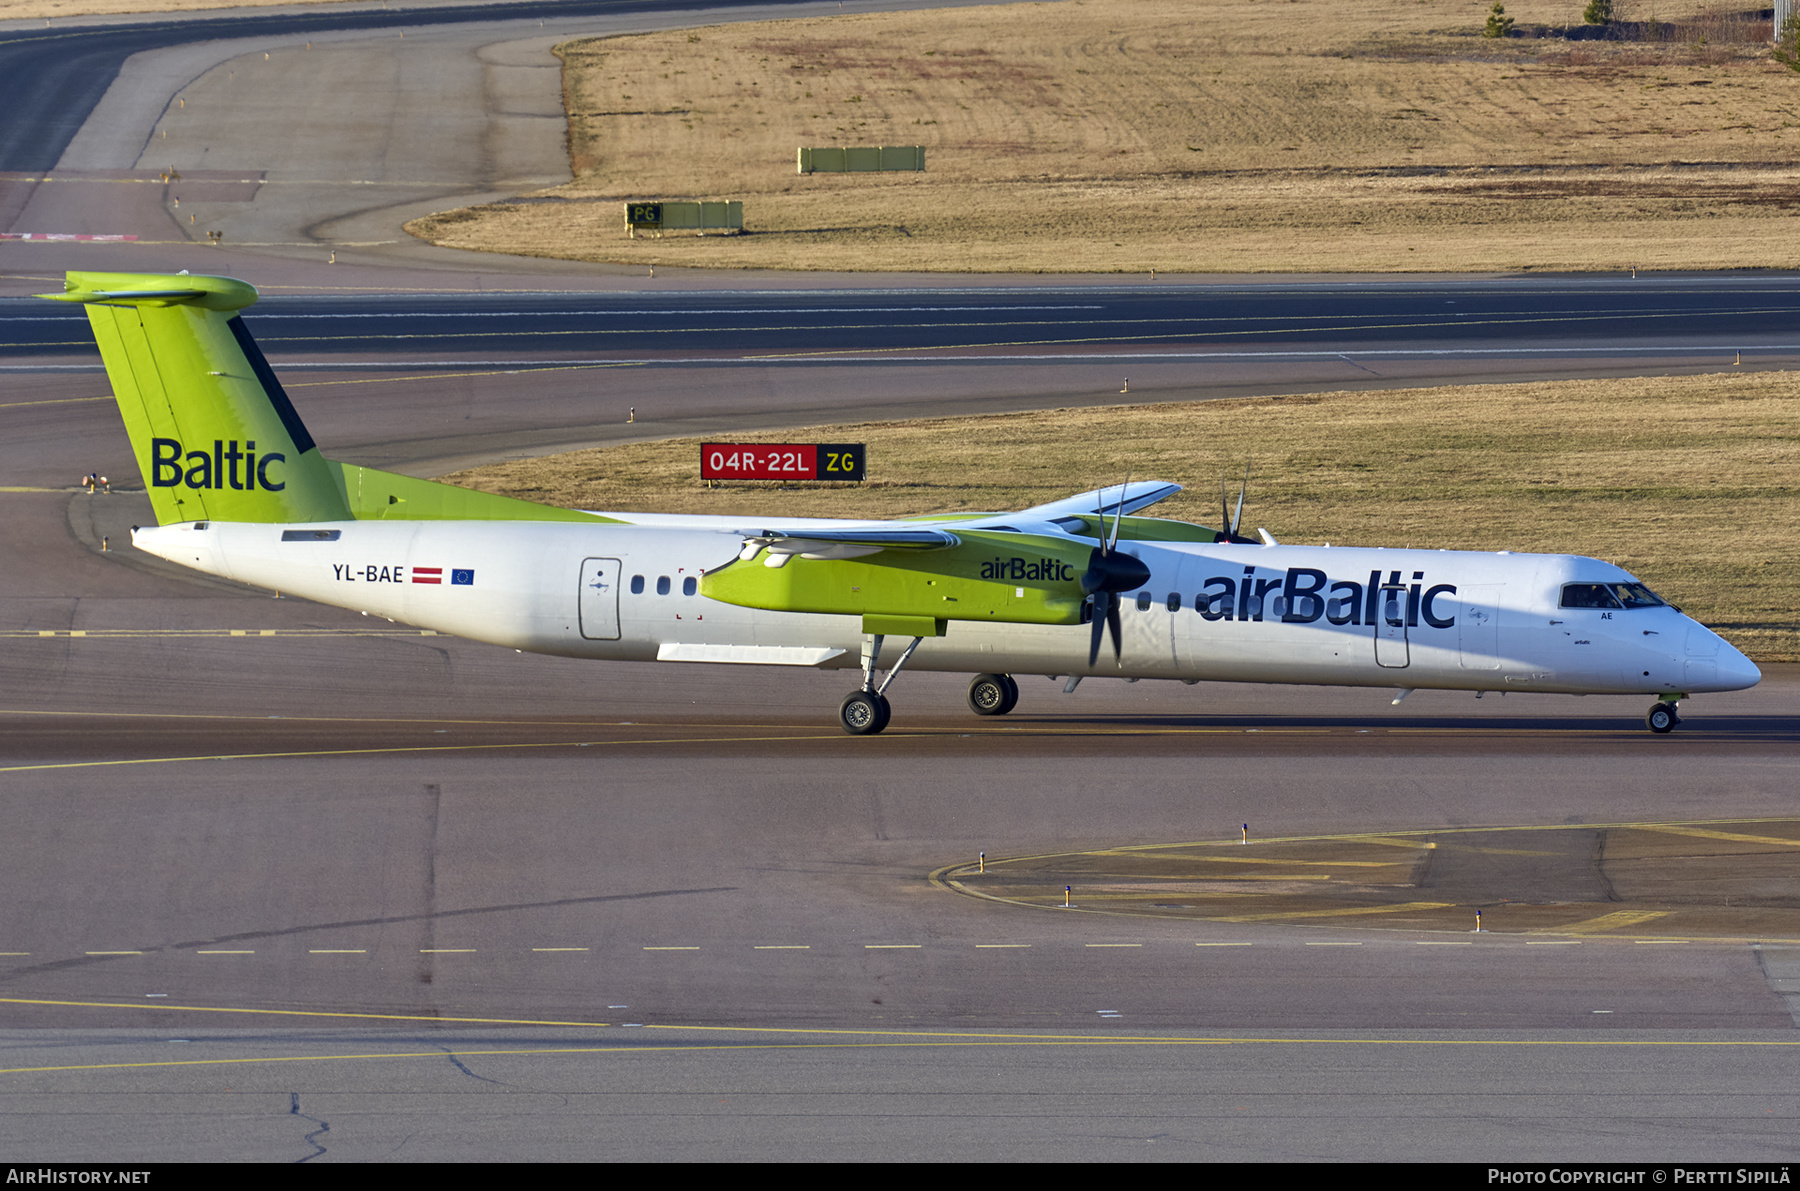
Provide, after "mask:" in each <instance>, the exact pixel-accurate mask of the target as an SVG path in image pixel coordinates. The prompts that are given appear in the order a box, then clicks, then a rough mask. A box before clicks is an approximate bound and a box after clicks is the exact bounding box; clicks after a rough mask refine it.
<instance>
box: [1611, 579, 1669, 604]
mask: <svg viewBox="0 0 1800 1191" xmlns="http://www.w3.org/2000/svg"><path fill="white" fill-rule="evenodd" d="M1612 588H1613V594H1614V595H1617V596H1618V597H1619V601H1620V602H1621V603H1622V604H1624V605H1625V606H1626V607H1627V608H1660V607H1662V606H1663V603H1664V601H1663V598H1662V597H1661V596H1659V595H1657V594H1656V593H1655V592H1654V591H1651V590H1650V589H1649V588H1648V587H1645V586H1644V585H1643V584H1642V583H1615V584H1613V585H1612Z"/></svg>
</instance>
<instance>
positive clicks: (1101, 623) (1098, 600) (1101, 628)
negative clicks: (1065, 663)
mask: <svg viewBox="0 0 1800 1191" xmlns="http://www.w3.org/2000/svg"><path fill="white" fill-rule="evenodd" d="M1115 602H1116V601H1114V599H1113V596H1112V593H1111V592H1108V591H1097V592H1095V593H1094V631H1093V633H1092V634H1091V635H1090V636H1089V638H1088V669H1090V670H1092V669H1093V668H1094V663H1095V662H1097V661H1099V660H1100V635H1101V634H1102V633H1103V632H1105V631H1106V621H1107V618H1108V616H1109V615H1110V612H1111V609H1112V607H1113V605H1114V603H1115Z"/></svg>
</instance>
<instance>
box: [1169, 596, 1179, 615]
mask: <svg viewBox="0 0 1800 1191" xmlns="http://www.w3.org/2000/svg"><path fill="white" fill-rule="evenodd" d="M1169 611H1171V612H1179V611H1181V593H1180V592H1179V591H1171V592H1170V593H1169Z"/></svg>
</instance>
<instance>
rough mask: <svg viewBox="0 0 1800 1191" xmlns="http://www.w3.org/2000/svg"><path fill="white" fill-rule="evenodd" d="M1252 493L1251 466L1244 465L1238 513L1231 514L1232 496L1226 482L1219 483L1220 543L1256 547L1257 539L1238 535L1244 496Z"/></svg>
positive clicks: (1239, 490)
mask: <svg viewBox="0 0 1800 1191" xmlns="http://www.w3.org/2000/svg"><path fill="white" fill-rule="evenodd" d="M1248 491H1250V465H1249V464H1248V463H1246V464H1244V486H1243V487H1241V488H1239V489H1238V498H1237V511H1235V512H1231V511H1230V507H1231V494H1230V492H1229V491H1228V490H1227V489H1226V487H1225V481H1224V480H1220V481H1219V526H1220V529H1219V536H1218V539H1217V540H1218V541H1221V542H1235V543H1238V544H1239V545H1244V546H1254V545H1256V539H1255V538H1247V537H1244V536H1243V535H1242V534H1240V533H1238V523H1239V522H1240V521H1241V520H1242V519H1243V516H1244V494H1245V493H1246V492H1248Z"/></svg>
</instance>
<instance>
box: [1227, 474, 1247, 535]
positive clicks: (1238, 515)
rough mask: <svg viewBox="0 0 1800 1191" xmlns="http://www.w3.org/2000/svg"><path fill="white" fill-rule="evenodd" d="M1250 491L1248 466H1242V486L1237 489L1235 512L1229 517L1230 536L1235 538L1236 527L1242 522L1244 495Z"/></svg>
mask: <svg viewBox="0 0 1800 1191" xmlns="http://www.w3.org/2000/svg"><path fill="white" fill-rule="evenodd" d="M1248 491H1250V464H1249V463H1248V462H1246V463H1245V464H1244V486H1243V487H1242V488H1239V489H1238V502H1237V512H1235V513H1233V514H1232V515H1231V536H1232V537H1234V538H1235V537H1236V536H1237V531H1238V526H1239V524H1241V523H1242V522H1243V520H1244V494H1245V493H1246V492H1248Z"/></svg>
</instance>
